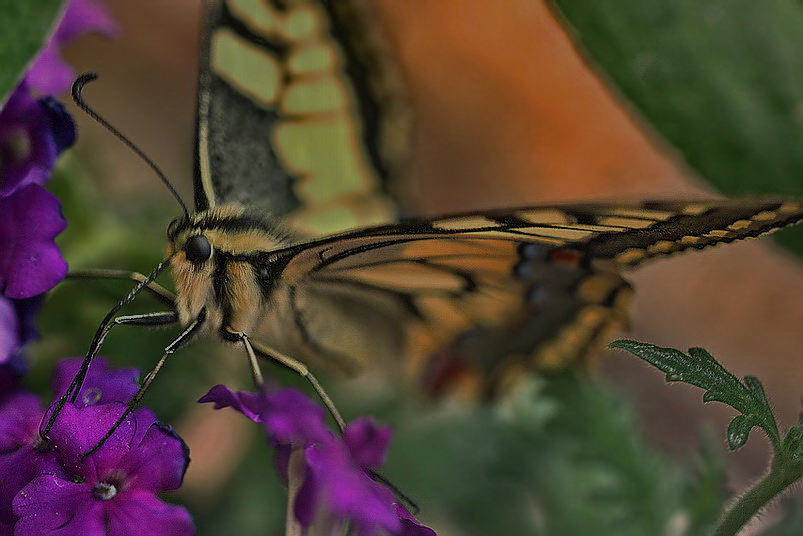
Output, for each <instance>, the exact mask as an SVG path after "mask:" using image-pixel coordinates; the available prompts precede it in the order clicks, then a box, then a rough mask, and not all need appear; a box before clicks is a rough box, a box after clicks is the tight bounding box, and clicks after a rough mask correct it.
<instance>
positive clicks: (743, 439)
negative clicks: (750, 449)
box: [728, 415, 755, 450]
mask: <svg viewBox="0 0 803 536" xmlns="http://www.w3.org/2000/svg"><path fill="white" fill-rule="evenodd" d="M753 426H755V424H754V423H753V422H752V421H751V420H750V419H748V418H747V417H745V416H744V415H737V416H736V417H734V418H733V420H732V421H731V422H730V424H729V425H728V448H729V449H730V450H737V449H740V448H742V447H743V446H744V444H745V443H747V438H748V437H749V436H750V430H752V429H753Z"/></svg>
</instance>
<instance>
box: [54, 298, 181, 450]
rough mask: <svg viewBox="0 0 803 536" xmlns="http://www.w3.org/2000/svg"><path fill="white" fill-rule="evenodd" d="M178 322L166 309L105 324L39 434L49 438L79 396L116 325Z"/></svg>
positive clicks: (120, 318) (171, 312)
mask: <svg viewBox="0 0 803 536" xmlns="http://www.w3.org/2000/svg"><path fill="white" fill-rule="evenodd" d="M176 322H178V314H177V313H176V312H175V311H164V312H157V313H147V314H140V315H127V316H118V317H116V318H114V319H112V321H111V322H109V323H107V324H106V325H105V326H104V329H103V330H102V331H101V332H100V334H99V336H97V337H96V339H97V341H93V345H92V347H91V349H90V352H89V353H87V355H86V356H84V361H83V362H82V363H81V368H80V369H79V371H78V373H77V374H76V375H75V377H74V378H73V379H72V381H71V382H70V385H69V386H68V387H67V390H66V391H64V394H62V395H61V397H59V399H58V402H56V406H55V407H54V408H53V411H52V412H51V414H50V417H49V418H48V420H47V424H46V425H45V427H44V429H43V430H42V431H41V432H40V434H39V435H40V436H41V437H42V438H43V439H47V436H48V434H49V433H50V429H51V428H52V427H53V423H54V422H55V421H56V418H57V417H58V415H59V413H61V410H62V408H64V405H65V404H66V403H67V401H68V400H69V401H70V402H75V400H76V398H77V397H78V392H79V391H80V390H81V385H82V384H83V382H84V378H85V377H86V371H87V370H89V365H90V364H91V362H92V360H93V359H94V358H95V356H96V355H97V354H98V352H100V348H101V346H102V345H103V341H104V340H105V339H106V336H107V335H108V334H109V332H110V331H111V329H112V328H113V327H114V326H121V325H128V326H151V327H154V326H169V325H172V324H175V323H176ZM95 342H96V344H95Z"/></svg>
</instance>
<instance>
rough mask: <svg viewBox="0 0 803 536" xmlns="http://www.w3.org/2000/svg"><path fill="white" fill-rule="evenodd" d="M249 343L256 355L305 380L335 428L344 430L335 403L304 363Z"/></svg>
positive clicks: (344, 424)
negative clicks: (319, 400) (334, 423)
mask: <svg viewBox="0 0 803 536" xmlns="http://www.w3.org/2000/svg"><path fill="white" fill-rule="evenodd" d="M249 343H250V344H251V346H252V347H253V350H254V352H255V354H256V355H259V356H261V357H262V358H264V359H270V360H271V361H275V362H276V363H279V364H280V365H283V366H285V367H287V368H289V369H290V370H293V371H295V372H296V374H298V375H299V376H301V377H302V378H304V379H305V380H307V381H308V382H309V384H310V385H311V386H312V388H313V389H314V390H315V393H316V394H317V395H318V398H320V399H321V402H323V405H324V406H326V409H327V410H328V411H329V414H330V415H331V416H332V418H333V419H334V420H335V422H336V423H337V427H338V428H339V429H340V431H341V432H342V431H343V430H344V429H345V428H346V422H345V421H344V420H343V417H342V416H341V415H340V412H339V411H338V410H337V407H335V403H334V402H332V399H331V398H330V397H329V394H328V393H327V392H326V390H325V389H324V388H323V386H322V385H321V384H320V382H319V381H318V379H317V378H316V377H315V375H314V374H312V372H310V370H309V369H308V368H307V366H306V365H305V364H304V363H302V362H301V361H298V360H296V359H293V358H292V357H290V356H286V355H284V354H282V353H281V352H277V351H276V350H274V349H273V348H269V347H267V346H265V345H263V344H259V343H258V342H254V341H249Z"/></svg>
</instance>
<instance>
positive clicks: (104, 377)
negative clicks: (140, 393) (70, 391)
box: [53, 357, 139, 408]
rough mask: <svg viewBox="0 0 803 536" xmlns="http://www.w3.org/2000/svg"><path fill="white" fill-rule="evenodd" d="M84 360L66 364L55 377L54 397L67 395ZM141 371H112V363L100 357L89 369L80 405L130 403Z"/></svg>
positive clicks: (62, 363)
mask: <svg viewBox="0 0 803 536" xmlns="http://www.w3.org/2000/svg"><path fill="white" fill-rule="evenodd" d="M81 361H83V360H82V359H81V358H75V359H68V360H65V361H62V362H61V363H59V364H58V366H57V367H56V371H55V373H54V374H53V394H54V395H55V396H56V398H58V397H60V396H61V395H63V394H64V392H65V391H66V390H67V387H69V385H70V383H71V382H72V380H73V378H74V377H75V375H76V374H77V373H78V369H79V368H80V367H81ZM138 378H139V370H137V369H136V368H133V367H128V368H121V369H115V370H109V363H108V362H107V361H106V359H104V358H103V357H96V358H95V359H93V360H92V364H91V365H90V366H89V371H88V372H87V375H86V378H84V384H83V386H82V387H81V392H80V393H79V395H78V398H77V399H76V406H77V407H79V408H82V407H84V406H90V405H94V406H98V405H101V404H107V403H109V402H124V403H128V401H129V400H131V399H132V398H133V397H134V395H135V394H136V392H137V390H138V389H139V385H138V384H137V379H138Z"/></svg>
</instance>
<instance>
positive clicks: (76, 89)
mask: <svg viewBox="0 0 803 536" xmlns="http://www.w3.org/2000/svg"><path fill="white" fill-rule="evenodd" d="M97 77H98V73H93V72H88V73H83V74H81V75H79V76H78V78H76V79H75V82H73V84H72V98H73V100H74V101H75V104H76V105H77V106H78V107H79V108H81V110H83V111H84V112H85V113H86V114H87V115H88V116H89V117H91V118H92V119H94V120H95V121H97V122H98V123H100V124H101V125H102V126H103V127H104V128H105V129H106V130H108V131H109V132H111V133H112V134H114V136H115V137H116V138H117V139H119V140H120V141H121V142H123V143H124V144H125V145H126V146H127V147H128V148H129V149H131V150H132V151H134V153H135V154H136V155H137V156H139V157H140V158H141V159H142V161H143V162H145V163H146V164H147V165H148V166H149V167H150V168H151V169H152V170H153V172H154V173H156V176H157V177H159V179H160V180H161V181H162V183H164V185H165V186H166V187H167V189H168V190H169V191H170V193H171V194H172V195H173V197H174V198H175V199H176V201H178V204H179V205H180V206H181V210H182V211H183V212H184V218H185V219H189V218H190V212H189V210H188V209H187V205H186V204H185V203H184V201H183V200H182V199H181V196H180V195H178V192H177V191H176V189H175V187H174V186H173V184H172V183H171V182H170V180H169V179H168V178H167V176H166V175H165V174H164V173H163V172H162V170H161V169H159V166H157V165H156V164H155V163H154V161H153V160H151V159H150V157H148V155H146V154H145V153H144V152H143V151H142V149H140V148H139V147H137V146H136V145H134V142H132V141H131V140H129V139H128V138H127V137H126V136H125V135H123V133H122V132H120V131H119V130H117V129H116V128H115V127H114V126H112V124H111V123H109V122H108V121H106V120H105V119H104V118H103V117H101V116H100V114H98V113H97V112H96V111H95V110H93V109H92V108H91V107H90V106H89V105H88V104H87V103H86V101H84V97H83V95H82V92H83V90H84V86H85V85H87V84H88V83H89V82H92V81H93V80H95V79H97Z"/></svg>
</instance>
